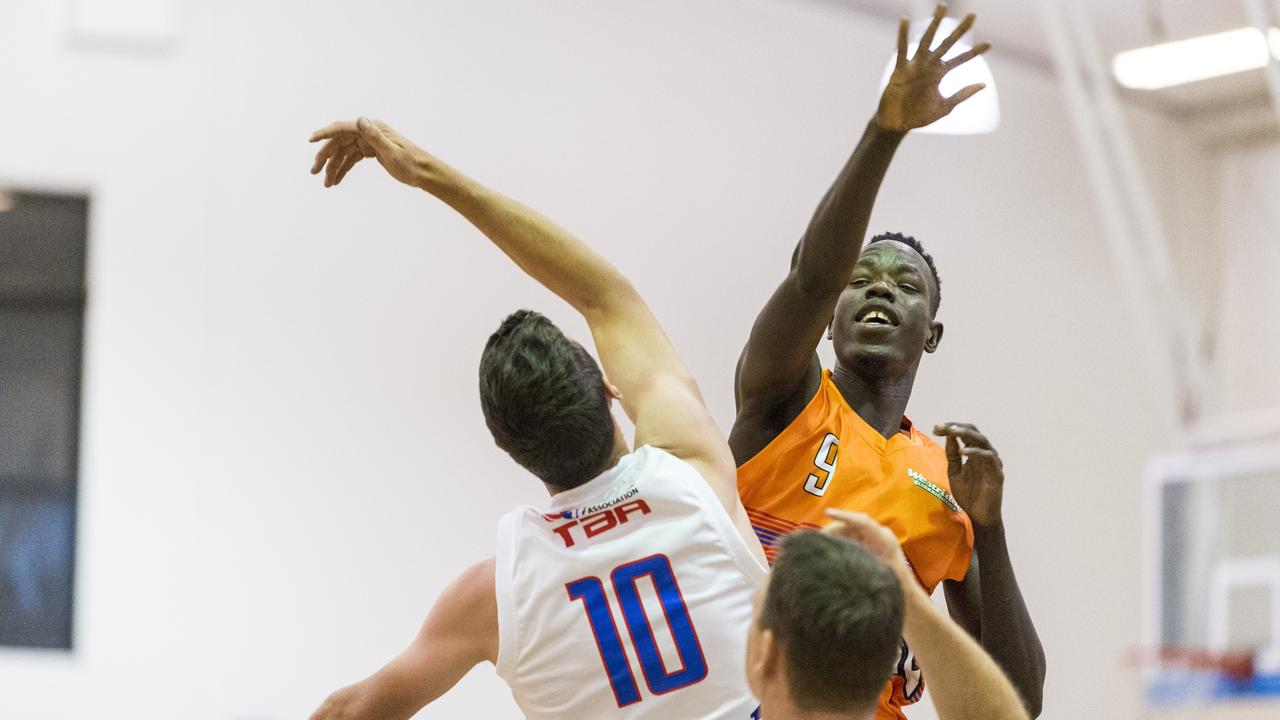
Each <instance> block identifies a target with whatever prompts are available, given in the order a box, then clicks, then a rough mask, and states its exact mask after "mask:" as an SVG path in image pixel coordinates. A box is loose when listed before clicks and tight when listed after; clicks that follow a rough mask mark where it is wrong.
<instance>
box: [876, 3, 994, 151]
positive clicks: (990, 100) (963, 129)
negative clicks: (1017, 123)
mask: <svg viewBox="0 0 1280 720" xmlns="http://www.w3.org/2000/svg"><path fill="white" fill-rule="evenodd" d="M932 21H933V18H928V19H926V20H917V21H916V22H914V23H912V24H911V31H910V33H911V34H910V38H911V42H910V43H908V44H907V57H915V54H916V50H917V49H918V48H919V47H920V38H921V37H922V36H923V35H924V31H925V29H926V28H927V27H929V23H930V22H932ZM959 25H960V22H959V21H958V20H956V19H955V18H949V17H947V18H943V19H942V22H941V23H940V24H939V25H938V32H937V34H935V35H934V46H935V47H936V46H937V45H939V44H941V43H942V41H943V39H945V38H946V37H947V36H948V35H950V34H951V32H952V31H953V30H955V29H956V28H957V27H958V26H959ZM972 36H973V33H971V32H970V33H965V35H964V36H963V37H961V38H960V42H957V43H956V44H955V45H954V46H953V47H952V48H951V49H950V50H948V51H947V54H946V55H945V56H943V57H944V59H947V60H950V59H951V58H953V57H955V56H957V55H959V54H960V53H963V52H966V51H968V50H972V49H973V37H972ZM896 62H897V51H896V50H895V51H894V54H893V56H891V57H890V58H889V64H888V65H886V66H885V69H884V75H883V76H882V77H881V78H880V92H881V93H883V92H884V88H885V86H886V85H888V84H889V76H890V75H892V74H893V66H894V64H895V63H896ZM974 83H985V84H986V87H985V88H984V89H983V90H982V92H980V93H978V94H977V95H974V96H973V97H971V98H969V99H968V100H965V101H964V102H962V103H960V104H959V105H957V106H956V109H955V110H953V111H951V114H950V115H947V116H946V117H944V118H942V119H941V120H937V121H935V122H932V123H930V124H928V125H926V126H924V127H922V128H920V129H918V130H914V131H913V132H918V133H929V134H935V135H982V134H985V133H989V132H994V131H995V129H996V128H998V127H1000V97H999V95H997V94H996V79H995V77H994V76H993V75H992V74H991V66H989V65H987V60H986V58H984V57H982V56H981V55H979V56H978V57H976V58H974V59H972V60H970V61H969V62H967V63H965V64H963V65H961V66H960V67H958V68H956V69H955V70H952V71H951V72H949V73H947V74H946V75H945V76H943V78H942V82H941V83H940V84H939V85H938V90H939V92H941V93H942V95H943V97H951V96H952V95H954V94H955V93H956V92H957V91H958V90H960V88H963V87H966V86H968V85H973V84H974Z"/></svg>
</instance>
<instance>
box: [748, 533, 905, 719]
mask: <svg viewBox="0 0 1280 720" xmlns="http://www.w3.org/2000/svg"><path fill="white" fill-rule="evenodd" d="M902 617H903V599H902V588H901V585H899V581H898V579H897V578H896V577H895V576H894V574H893V572H892V571H891V570H890V569H889V568H888V567H886V566H885V565H884V563H882V562H880V561H879V560H878V559H876V558H875V556H873V555H872V554H871V553H870V552H868V551H867V550H866V549H865V548H863V547H862V546H860V545H858V544H856V543H853V542H850V541H848V540H845V539H843V538H838V537H834V536H832V535H828V534H823V533H819V532H815V531H810V530H802V531H798V532H794V533H791V534H789V535H787V536H786V537H785V538H784V539H783V540H782V546H781V550H780V552H779V554H778V558H777V561H776V562H775V563H774V565H773V571H772V573H771V574H770V577H769V584H768V587H767V588H766V589H765V591H764V594H763V597H762V598H761V599H760V600H759V605H758V607H757V609H756V618H755V622H753V623H752V628H751V637H750V640H749V641H748V643H747V678H748V680H749V682H750V684H751V689H752V691H753V692H755V694H756V697H758V698H760V700H761V702H762V703H763V704H764V708H765V712H766V713H768V712H770V708H776V709H774V710H772V712H775V713H778V712H782V711H783V707H782V706H784V705H789V706H790V707H791V708H793V709H794V711H796V712H801V713H806V714H812V715H815V716H821V715H830V716H834V717H864V716H865V717H868V718H869V717H871V715H872V714H873V713H874V710H875V706H876V699H877V698H878V697H879V695H880V691H881V690H882V689H883V688H884V685H885V683H886V682H887V681H888V680H889V676H890V674H891V672H892V670H893V666H894V662H895V660H896V659H897V657H898V653H899V651H900V648H901V642H902ZM766 716H767V715H766Z"/></svg>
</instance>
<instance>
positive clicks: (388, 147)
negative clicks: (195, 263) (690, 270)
mask: <svg viewBox="0 0 1280 720" xmlns="http://www.w3.org/2000/svg"><path fill="white" fill-rule="evenodd" d="M312 139H313V140H327V141H328V142H327V143H326V144H325V146H324V147H322V148H321V150H320V153H319V154H318V155H317V157H316V164H315V166H314V167H313V168H312V172H319V171H320V170H321V169H325V168H326V165H327V172H326V177H325V184H326V186H328V185H334V184H337V183H338V182H341V181H342V178H343V177H344V176H345V175H346V173H347V171H349V170H350V169H351V167H352V166H354V165H355V163H356V162H358V161H359V160H360V159H361V158H362V157H366V156H369V157H376V158H377V159H378V162H379V163H380V164H381V165H382V166H383V167H384V168H386V170H387V172H389V173H390V174H391V175H392V176H393V177H395V178H396V179H397V180H399V181H401V182H403V183H405V184H407V185H412V186H414V187H417V188H420V189H422V190H425V191H427V192H428V193H430V194H432V195H434V196H436V197H437V198H439V199H440V200H442V201H443V202H444V203H445V204H447V205H449V206H450V207H451V208H453V209H454V210H456V211H458V212H459V213H460V214H461V215H462V216H463V217H465V218H466V219H467V220H469V221H470V222H471V224H472V225H475V226H476V228H478V229H479V230H480V231H481V232H482V233H484V234H485V235H486V236H488V238H489V239H490V240H492V241H493V243H494V244H495V245H497V246H498V248H499V249H501V250H502V251H503V252H504V253H506V254H507V256H508V257H510V258H511V259H512V260H513V261H515V263H516V264H517V265H519V266H520V268H521V269H523V270H524V271H525V272H526V273H528V274H529V275H530V276H531V277H533V278H534V279H535V280H537V281H538V282H540V283H542V284H543V285H544V286H546V287H547V289H549V290H551V291H552V292H554V293H555V294H556V295H559V296H560V297H561V298H563V299H564V300H565V301H566V302H568V303H569V304H570V305H572V306H573V307H574V309H576V310H577V311H578V312H579V313H581V314H582V316H583V317H584V318H585V319H586V321H587V324H588V325H589V326H590V328H591V334H592V337H593V338H594V340H595V345H596V350H597V351H598V352H599V354H600V363H601V365H602V366H603V368H604V373H605V376H606V377H607V378H608V380H609V381H610V382H611V383H612V384H613V385H614V386H615V387H617V388H618V390H619V391H620V393H621V396H622V397H621V402H622V407H623V409H624V410H625V411H626V413H627V416H628V417H630V418H631V420H632V422H634V423H635V426H636V444H637V445H646V444H647V445H653V446H655V447H659V448H662V449H664V450H667V451H669V452H671V453H672V454H673V455H675V456H676V457H679V458H682V459H684V460H686V461H688V462H689V463H690V464H691V465H693V466H694V467H695V468H697V469H698V470H699V472H701V474H702V475H703V476H704V477H706V478H707V479H708V481H709V482H710V483H711V485H712V487H713V489H714V490H715V492H716V494H717V496H718V497H719V498H720V500H721V502H723V503H724V504H725V506H726V508H728V509H729V511H730V514H731V515H734V516H735V517H736V516H737V515H738V514H743V516H744V517H745V513H742V511H741V510H740V507H741V504H740V502H739V501H738V495H737V487H736V485H735V479H734V478H735V468H734V464H733V457H732V456H731V455H730V454H729V451H728V446H727V445H726V444H725V440H724V436H723V434H722V433H721V432H720V429H719V428H718V427H717V426H716V424H715V422H714V420H712V418H711V415H710V413H709V412H708V411H707V408H706V405H705V403H704V402H703V399H702V395H701V393H700V392H699V390H698V386H697V384H696V383H695V382H694V379H693V376H692V374H690V372H689V370H688V368H687V367H686V366H685V364H684V361H683V360H681V358H680V356H679V355H677V354H676V351H675V349H674V348H673V347H672V345H671V342H670V340H669V339H668V338H667V335H666V333H665V332H663V330H662V327H661V326H660V325H659V324H658V321H657V319H656V318H655V317H654V316H653V313H652V312H651V311H650V310H649V306H648V305H646V304H645V302H644V299H643V298H641V297H640V294H639V293H638V292H636V289H635V288H634V287H633V286H632V285H631V283H630V282H629V281H628V280H627V278H626V277H624V276H623V275H622V273H620V272H619V271H618V269H617V268H615V267H614V266H613V265H611V264H610V263H609V262H608V261H607V260H605V259H604V258H603V257H601V256H600V255H599V254H598V253H596V252H595V251H594V250H592V249H591V248H590V247H588V246H587V245H586V244H585V243H583V242H582V241H581V240H578V239H577V238H576V237H574V236H573V235H571V234H570V233H569V232H568V231H566V230H564V229H563V228H561V227H559V226H558V225H556V224H555V223H554V222H552V221H551V220H549V219H548V218H546V217H544V216H543V215H541V214H539V213H538V212H536V211H534V210H533V209H531V208H529V207H527V206H525V205H523V204H521V203H519V202H517V201H515V200H513V199H511V198H509V197H506V196H504V195H502V194H501V193H498V192H495V191H493V190H491V189H489V188H487V187H485V186H483V185H481V184H480V183H478V182H476V181H475V180H472V179H471V178H469V177H467V176H466V175H463V174H462V173H460V172H458V171H457V170H455V169H454V168H452V167H450V166H448V165H447V164H445V163H443V162H441V161H440V160H439V159H437V158H435V157H433V156H432V155H431V154H429V153H427V152H426V151H425V150H423V149H422V148H419V147H418V146H416V145H414V144H413V143H412V142H410V141H409V140H408V139H406V138H405V137H403V136H402V135H400V134H399V133H397V132H396V131H394V130H392V129H391V128H390V127H388V126H386V125H385V124H382V123H377V124H375V123H373V122H371V121H369V120H365V119H361V120H360V121H358V123H350V122H347V123H334V124H333V125H330V126H329V127H327V128H325V129H323V130H321V131H319V132H317V133H316V134H315V135H314V136H313V137H312Z"/></svg>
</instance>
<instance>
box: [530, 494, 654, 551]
mask: <svg viewBox="0 0 1280 720" xmlns="http://www.w3.org/2000/svg"><path fill="white" fill-rule="evenodd" d="M650 512H652V511H651V510H650V509H649V503H647V502H645V501H644V500H632V501H631V502H629V503H623V504H622V505H619V506H618V507H616V508H613V509H611V510H609V509H606V510H601V511H600V512H598V513H594V514H591V515H588V516H586V517H584V518H582V519H581V520H570V521H569V522H567V523H565V524H563V525H560V526H559V527H554V528H551V530H552V531H553V532H554V533H555V534H557V535H559V536H560V539H561V540H563V541H564V546H565V547H567V548H571V547H573V545H574V539H573V529H574V528H575V527H578V526H579V525H581V526H582V531H583V532H584V533H585V534H586V536H587V537H588V538H593V537H595V536H597V535H600V534H603V533H606V532H609V531H610V530H612V529H614V528H616V527H618V526H619V525H621V524H623V523H625V522H627V521H628V520H630V519H631V516H632V515H634V514H635V513H640V514H641V515H648V514H649V513H650ZM543 517H544V518H546V519H547V520H548V521H550V520H555V519H557V518H560V517H563V516H561V515H543Z"/></svg>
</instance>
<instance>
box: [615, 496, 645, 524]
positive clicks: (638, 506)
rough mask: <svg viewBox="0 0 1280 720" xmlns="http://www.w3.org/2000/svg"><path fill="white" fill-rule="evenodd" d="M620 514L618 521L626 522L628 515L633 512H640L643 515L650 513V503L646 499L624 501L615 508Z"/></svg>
mask: <svg viewBox="0 0 1280 720" xmlns="http://www.w3.org/2000/svg"><path fill="white" fill-rule="evenodd" d="M614 512H616V513H617V514H618V522H626V521H627V515H629V514H631V513H633V512H639V513H640V514H641V515H648V514H649V503H647V502H645V501H644V500H632V501H631V502H629V503H623V504H621V505H619V506H618V507H617V509H615V510H614Z"/></svg>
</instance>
